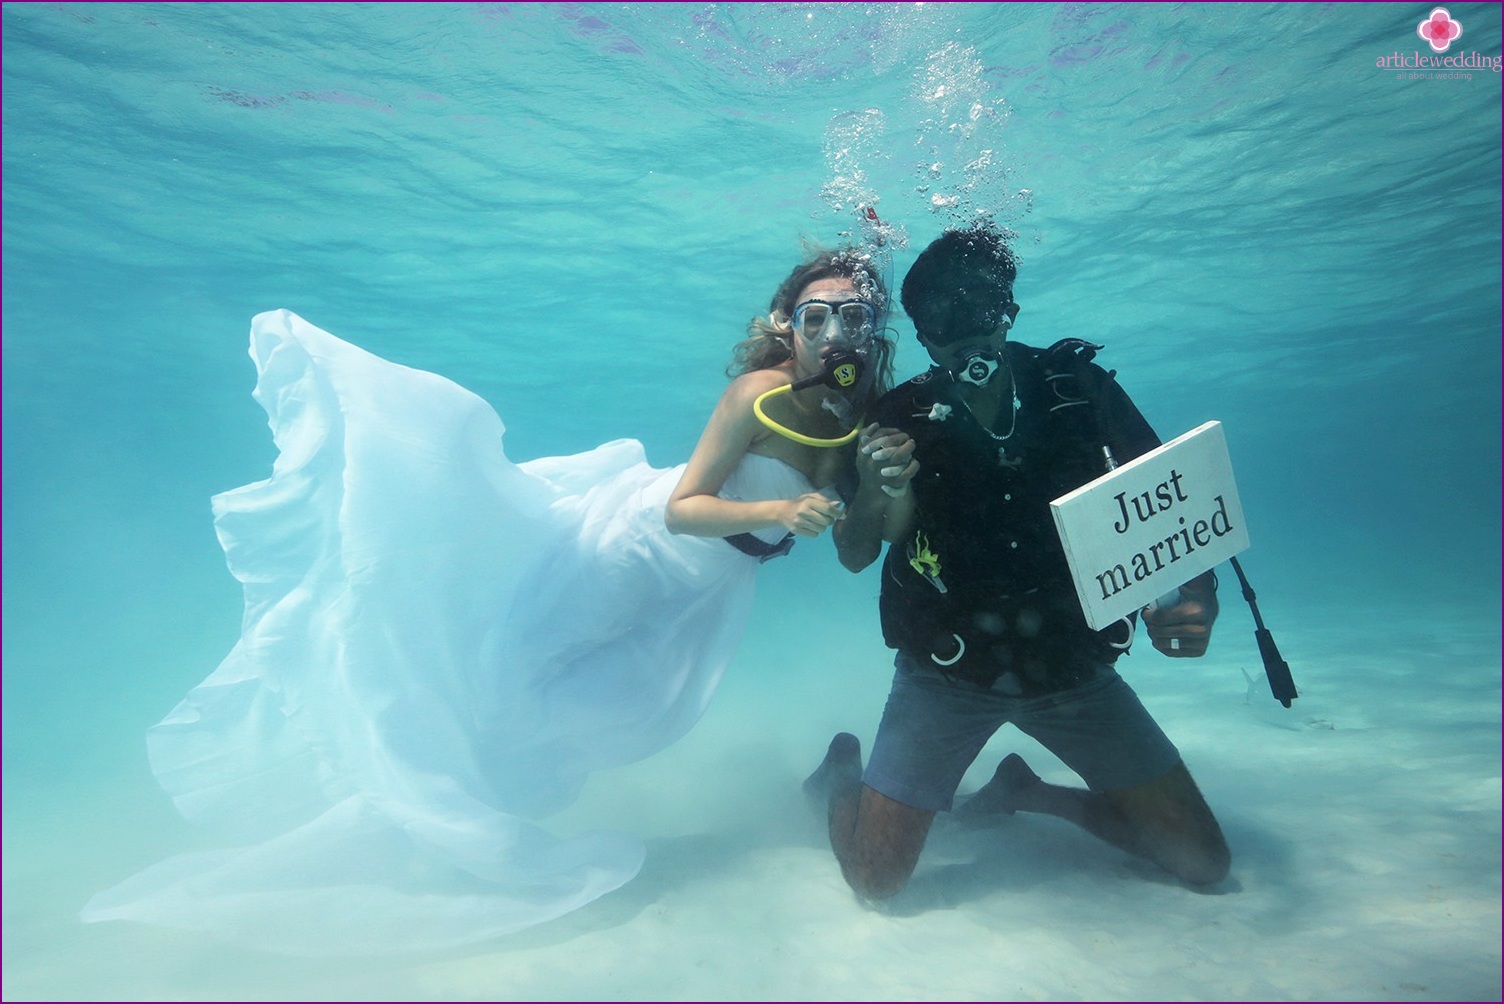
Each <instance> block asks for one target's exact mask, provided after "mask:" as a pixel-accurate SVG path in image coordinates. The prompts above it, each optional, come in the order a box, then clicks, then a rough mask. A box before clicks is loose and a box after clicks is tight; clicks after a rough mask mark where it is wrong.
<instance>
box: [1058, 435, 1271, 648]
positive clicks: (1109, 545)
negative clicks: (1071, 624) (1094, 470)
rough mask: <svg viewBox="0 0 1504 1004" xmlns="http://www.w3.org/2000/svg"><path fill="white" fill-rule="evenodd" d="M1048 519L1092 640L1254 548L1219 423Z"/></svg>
mask: <svg viewBox="0 0 1504 1004" xmlns="http://www.w3.org/2000/svg"><path fill="white" fill-rule="evenodd" d="M1050 513H1051V515H1053V516H1054V517H1055V529H1056V530H1057V531H1059V533H1060V542H1061V543H1062V544H1063V545H1064V546H1065V557H1066V560H1067V561H1069V562H1070V566H1071V577H1072V578H1073V579H1075V582H1076V595H1077V596H1079V597H1080V598H1081V611H1082V613H1084V614H1085V615H1086V623H1088V624H1090V625H1091V626H1092V628H1093V629H1096V630H1100V629H1101V628H1104V627H1106V626H1107V625H1109V624H1111V623H1112V622H1113V621H1116V620H1118V619H1119V618H1121V617H1123V616H1124V615H1125V614H1127V613H1128V612H1129V611H1132V610H1137V609H1138V608H1140V607H1144V606H1147V605H1148V604H1149V603H1150V602H1152V601H1153V600H1154V599H1155V597H1157V596H1160V595H1161V594H1163V593H1167V592H1169V591H1170V590H1172V589H1173V588H1174V587H1176V586H1178V585H1180V584H1181V583H1183V582H1186V581H1189V580H1190V579H1193V578H1195V577H1196V576H1198V575H1200V574H1201V573H1202V572H1204V571H1206V570H1207V569H1209V568H1211V567H1212V566H1214V565H1216V564H1219V563H1220V562H1223V561H1226V560H1227V559H1228V558H1231V557H1232V556H1233V555H1235V554H1237V553H1238V552H1239V551H1241V550H1243V549H1244V548H1246V547H1247V546H1248V531H1247V529H1246V527H1245V526H1244V523H1243V507H1242V505H1241V504H1240V503H1239V502H1238V488H1237V485H1236V484H1235V483H1234V482H1233V479H1232V462H1231V461H1230V460H1229V459H1228V457H1227V439H1226V437H1224V436H1223V435H1222V423H1221V422H1207V423H1206V424H1205V425H1202V426H1198V427H1197V428H1195V429H1192V430H1191V431H1190V432H1187V433H1186V434H1185V435H1183V436H1181V437H1179V438H1178V439H1173V440H1171V441H1170V442H1168V443H1166V444H1165V445H1163V446H1161V447H1160V448H1159V449H1157V450H1153V451H1151V452H1149V453H1146V454H1144V455H1143V456H1141V457H1137V458H1135V459H1133V460H1131V461H1129V462H1128V463H1126V464H1124V465H1123V466H1122V467H1119V468H1118V469H1117V470H1115V471H1112V472H1110V473H1108V474H1104V475H1103V476H1102V477H1100V478H1098V479H1097V480H1095V481H1093V482H1091V483H1090V484H1085V485H1082V486H1081V487H1080V488H1077V489H1076V490H1075V491H1073V492H1070V493H1068V494H1066V495H1062V496H1060V497H1059V498H1058V499H1056V500H1055V501H1053V502H1051V503H1050Z"/></svg>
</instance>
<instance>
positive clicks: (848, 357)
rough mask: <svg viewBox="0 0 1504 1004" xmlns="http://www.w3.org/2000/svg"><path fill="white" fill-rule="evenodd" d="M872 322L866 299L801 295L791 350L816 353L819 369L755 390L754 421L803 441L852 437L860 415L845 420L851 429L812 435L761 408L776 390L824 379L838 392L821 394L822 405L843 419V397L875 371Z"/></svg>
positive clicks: (860, 393) (846, 410)
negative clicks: (832, 435) (806, 297)
mask: <svg viewBox="0 0 1504 1004" xmlns="http://www.w3.org/2000/svg"><path fill="white" fill-rule="evenodd" d="M877 322H878V314H877V308H876V307H874V306H873V305H872V304H871V303H869V302H868V301H866V300H842V301H839V302H831V301H829V300H805V301H804V302H803V303H801V304H799V305H798V306H797V307H795V308H794V316H793V319H792V324H793V329H794V337H795V339H796V340H797V341H796V344H795V345H794V346H792V347H793V349H794V354H795V356H796V357H802V358H806V359H807V358H808V356H809V355H811V354H816V353H817V354H818V359H819V365H820V372H818V373H816V374H815V375H814V376H809V377H805V378H804V379H802V380H795V381H794V382H793V383H790V384H787V385H785V386H783V387H775V388H773V389H772V390H770V391H767V392H765V393H763V394H760V395H758V397H757V400H756V401H754V402H753V403H752V411H753V412H754V413H755V414H756V415H757V418H758V421H760V422H762V424H763V425H765V426H767V427H768V428H769V429H772V430H773V431H774V432H776V433H778V434H779V435H780V436H785V437H787V438H789V439H792V440H794V442H796V443H804V444H805V445H807V446H844V445H845V444H847V443H849V442H851V441H852V440H853V439H855V438H856V436H857V433H858V432H859V431H860V428H861V422H860V420H857V421H848V424H850V425H851V431H850V432H848V433H847V434H846V435H844V436H839V437H837V438H835V439H818V438H816V437H814V436H806V435H804V434H803V433H801V432H795V431H794V430H793V429H790V428H788V427H787V426H784V425H780V424H779V423H778V422H775V421H774V420H773V419H771V418H769V417H768V415H767V413H766V412H765V411H763V402H764V401H766V400H767V399H768V398H770V397H773V396H775V395H778V394H792V393H794V392H795V391H800V390H805V389H807V388H809V387H815V386H820V385H824V386H826V387H829V388H830V389H831V390H834V391H836V392H838V395H839V396H838V397H835V398H830V397H827V398H826V399H825V401H824V402H823V404H824V406H825V408H826V410H828V411H830V412H831V413H832V414H834V415H836V417H837V418H843V415H844V419H843V420H849V419H850V418H851V416H850V411H851V409H850V406H849V402H850V401H851V400H852V399H857V398H862V397H865V396H866V393H867V391H868V389H869V388H870V387H871V385H872V380H873V376H874V374H875V373H876V370H875V368H874V367H873V366H871V365H869V364H870V362H871V357H872V354H873V351H874V350H875V348H876V346H877V342H878V336H877Z"/></svg>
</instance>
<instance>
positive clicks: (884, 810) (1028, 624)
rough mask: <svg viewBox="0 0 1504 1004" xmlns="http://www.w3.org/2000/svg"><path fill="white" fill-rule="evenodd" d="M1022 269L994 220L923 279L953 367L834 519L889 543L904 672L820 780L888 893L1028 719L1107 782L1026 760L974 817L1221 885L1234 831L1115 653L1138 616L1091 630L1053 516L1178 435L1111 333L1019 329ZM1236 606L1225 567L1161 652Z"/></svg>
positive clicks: (891, 399)
mask: <svg viewBox="0 0 1504 1004" xmlns="http://www.w3.org/2000/svg"><path fill="white" fill-rule="evenodd" d="M1015 274H1016V266H1015V261H1014V257H1013V254H1012V252H1011V250H1010V249H1009V248H1008V246H1007V243H1006V242H1005V241H1004V239H1003V238H1002V236H1001V235H1000V234H999V233H997V232H996V231H994V230H991V229H989V228H986V227H977V228H973V229H970V230H965V231H950V232H947V233H945V234H944V235H942V236H941V237H940V238H939V239H937V240H936V241H935V242H934V243H932V244H931V245H930V246H929V247H928V248H926V249H925V251H924V252H923V253H922V254H920V256H919V258H918V260H917V261H916V262H915V263H914V266H913V268H911V269H910V271H909V273H908V276H907V277H906V278H905V280H904V283H903V291H902V299H903V306H904V309H905V310H906V311H907V312H908V314H909V316H910V317H911V318H912V319H913V321H914V327H915V329H916V331H917V333H918V336H919V341H920V343H921V344H922V345H923V346H924V347H925V349H926V350H927V351H928V352H929V354H930V358H931V360H932V361H933V362H934V366H932V367H931V368H930V370H929V371H928V372H926V373H923V374H921V375H920V376H918V377H915V378H914V379H912V380H910V381H908V382H907V383H905V384H903V385H902V386H899V387H897V388H895V389H894V390H893V391H891V392H890V393H888V394H887V395H886V396H885V397H884V398H883V399H882V400H881V401H879V402H878V403H877V405H876V407H875V408H874V411H873V416H872V417H873V419H874V421H875V422H876V423H877V424H874V425H873V426H870V427H868V428H867V429H866V430H864V435H863V437H862V440H861V450H860V453H859V455H858V465H857V466H858V471H857V477H858V486H857V488H856V490H855V492H854V494H853V496H852V497H851V499H850V500H849V505H848V509H847V516H846V518H845V519H844V520H842V521H841V522H839V523H837V524H836V527H835V530H834V534H835V541H836V546H837V550H838V553H839V554H840V557H841V561H842V564H844V565H845V566H846V567H847V568H848V569H850V570H852V571H860V570H861V569H863V568H865V567H867V566H868V565H869V564H871V562H872V561H874V560H875V559H876V558H877V557H878V554H879V551H880V550H881V546H882V543H883V541H887V542H889V548H888V552H887V558H886V560H885V562H884V566H883V576H882V592H881V600H880V606H881V614H882V624H883V635H884V639H885V640H886V642H887V643H888V645H889V647H891V648H895V649H897V650H898V655H897V659H896V664H897V671H896V673H895V675H894V679H893V685H892V690H891V692H890V694H889V697H888V703H887V707H886V709H885V710H884V712H883V717H882V722H881V724H880V725H879V726H878V731H877V736H876V739H875V741H874V743H873V747H872V753H871V757H870V759H869V761H868V763H867V767H866V770H865V771H863V769H862V763H861V749H860V745H859V743H858V741H857V739H856V737H855V736H852V735H850V734H849V733H841V734H839V735H837V736H836V737H835V738H834V739H833V740H832V741H831V743H830V747H829V750H828V752H827V754H826V757H825V760H824V762H823V763H822V764H821V765H820V767H819V768H818V769H817V770H816V771H815V773H814V774H812V775H811V776H810V778H809V780H808V781H806V782H805V789H806V791H807V792H809V793H810V794H811V795H812V797H816V798H824V799H826V800H827V804H828V812H829V824H830V841H831V846H832V848H833V849H834V851H835V855H836V859H837V860H838V861H839V862H840V865H841V871H842V874H843V875H844V876H845V877H846V880H847V882H848V883H849V884H850V885H851V887H852V888H853V889H854V890H855V891H856V892H857V893H858V894H859V895H860V896H862V897H864V898H868V899H882V898H885V897H888V896H891V895H893V894H894V893H897V892H898V891H899V890H900V889H902V888H903V887H904V885H905V884H906V883H907V882H908V879H909V876H910V875H911V874H912V873H913V870H914V867H915V865H916V863H917V862H918V859H919V854H920V851H921V850H922V848H923V847H924V842H925V838H926V836H927V835H928V833H929V829H930V825H931V823H932V822H933V820H934V818H935V814H936V813H937V812H942V811H947V810H949V809H951V807H952V804H953V799H954V796H955V792H956V788H957V786H958V785H959V784H960V782H961V779H962V776H963V775H964V774H965V772H966V770H967V768H968V767H969V766H970V765H971V763H972V761H973V760H975V758H976V757H977V755H978V754H979V753H980V752H981V750H982V748H983V746H984V745H985V744H986V743H987V741H988V740H989V739H990V738H991V737H992V735H993V733H994V732H996V731H997V730H998V729H999V728H1001V727H1002V726H1003V725H1004V724H1005V723H1009V722H1011V723H1013V724H1014V725H1016V726H1017V727H1018V728H1019V729H1020V730H1021V731H1023V732H1024V733H1026V734H1027V735H1029V736H1032V737H1033V738H1034V739H1036V740H1038V741H1039V742H1040V743H1042V744H1043V745H1044V746H1045V748H1046V749H1048V750H1049V751H1050V752H1051V753H1053V754H1055V755H1056V756H1057V757H1059V758H1060V759H1061V760H1062V761H1063V762H1064V763H1065V764H1066V765H1067V766H1068V767H1070V768H1071V769H1072V770H1073V771H1075V772H1076V773H1077V774H1078V775H1079V776H1080V777H1081V778H1082V779H1083V780H1084V781H1085V782H1086V788H1085V789H1081V788H1073V787H1062V786H1058V785H1054V784H1048V783H1046V782H1044V781H1042V780H1041V779H1040V778H1039V776H1038V775H1037V774H1035V773H1034V771H1033V770H1032V769H1030V767H1029V765H1028V764H1027V763H1025V762H1024V760H1023V759H1022V758H1021V757H1019V756H1018V755H1017V754H1010V755H1009V756H1007V757H1005V758H1004V759H1003V761H1002V762H1001V763H1000V764H999V765H998V767H997V770H996V772H995V774H994V776H993V778H992V779H991V781H989V782H988V784H987V785H986V786H984V787H983V788H982V789H981V791H979V792H978V793H977V794H976V795H975V796H974V797H973V798H972V799H970V800H969V801H968V802H966V803H965V804H964V805H963V806H962V807H961V808H960V810H958V811H959V812H962V813H968V814H971V815H986V814H997V813H1005V814H1011V813H1014V812H1020V811H1021V812H1040V813H1046V814H1048V815H1054V816H1058V817H1060V818H1062V819H1066V820H1069V821H1070V822H1073V823H1075V824H1076V825H1078V826H1081V827H1083V828H1084V829H1086V830H1087V831H1088V832H1090V833H1092V834H1094V835H1096V836H1097V837H1099V838H1101V839H1102V840H1104V841H1106V842H1108V843H1110V844H1113V845H1114V846H1117V847H1119V848H1121V849H1123V850H1125V851H1128V852H1129V853H1131V854H1135V855H1137V856H1140V857H1143V858H1146V859H1148V860H1150V861H1153V862H1155V863H1157V864H1159V865H1160V866H1162V867H1163V868H1164V869H1165V870H1167V871H1168V872H1170V873H1171V874H1172V875H1174V876H1176V877H1177V878H1179V879H1180V880H1182V881H1184V882H1186V883H1187V884H1189V885H1192V886H1198V887H1205V886H1209V885H1213V884H1215V883H1217V882H1220V881H1221V880H1222V879H1223V878H1224V877H1225V876H1226V875H1227V871H1228V865H1229V853H1228V849H1227V844H1226V842H1225V840H1224V839H1223V836H1222V831H1221V829H1220V827H1219V826H1218V824H1217V821H1216V819H1215V818H1214V817H1213V815H1212V812H1211V809H1210V808H1209V807H1208V806H1207V804H1206V801H1205V800H1204V799H1203V798H1202V796H1201V792H1200V791H1199V790H1198V789H1197V787H1196V784H1195V782H1194V781H1193V780H1192V779H1191V775H1190V772H1189V771H1187V770H1186V767H1185V764H1184V763H1182V762H1181V758H1180V754H1179V752H1178V751H1177V750H1176V748H1175V746H1174V744H1173V743H1171V742H1170V740H1169V739H1168V738H1167V737H1166V736H1165V734H1164V732H1163V731H1161V730H1160V728H1159V726H1158V725H1157V724H1156V723H1155V721H1154V719H1153V718H1152V717H1150V715H1149V713H1148V711H1146V710H1145V709H1144V707H1143V705H1142V704H1141V703H1140V702H1139V699H1138V697H1137V696H1136V695H1135V694H1134V692H1133V690H1132V689H1131V688H1130V687H1129V686H1128V684H1127V683H1125V682H1124V681H1123V680H1122V679H1121V678H1120V677H1119V676H1118V674H1117V672H1116V671H1115V670H1114V669H1113V663H1114V662H1115V660H1116V659H1117V657H1118V656H1119V655H1121V654H1122V653H1123V652H1124V651H1126V650H1127V648H1128V646H1129V645H1130V644H1131V643H1132V640H1133V634H1134V627H1135V625H1134V623H1133V620H1132V619H1131V618H1125V619H1124V620H1122V621H1120V622H1118V623H1117V624H1115V625H1113V626H1112V627H1109V628H1107V629H1105V630H1103V631H1093V630H1091V628H1089V627H1088V626H1087V624H1086V622H1085V619H1084V618H1083V617H1082V614H1081V610H1080V607H1079V604H1078V601H1077V599H1076V595H1075V591H1074V587H1073V586H1072V584H1071V579H1070V575H1069V570H1068V568H1067V566H1066V564H1065V557H1064V553H1063V551H1062V549H1061V546H1060V543H1059V540H1058V538H1057V536H1056V533H1055V529H1054V524H1053V520H1052V518H1051V516H1050V512H1049V501H1050V500H1051V499H1054V498H1057V497H1059V496H1060V495H1063V494H1065V493H1066V492H1067V491H1070V490H1072V489H1074V488H1076V487H1078V486H1080V485H1082V484H1085V483H1086V482H1088V481H1090V480H1092V479H1094V478H1095V477H1097V476H1098V475H1100V474H1102V473H1104V472H1105V470H1106V467H1105V466H1104V455H1106V456H1107V457H1109V458H1110V459H1113V460H1116V461H1118V462H1127V461H1128V460H1131V459H1133V458H1134V457H1136V456H1139V455H1140V454H1142V453H1145V452H1147V451H1148V450H1151V449H1153V448H1154V447H1156V446H1158V445H1159V439H1158V437H1157V436H1156V435H1155V433H1154V431H1153V430H1152V429H1151V428H1150V427H1149V425H1148V423H1147V422H1146V421H1145V420H1144V418H1143V416H1142V415H1140V414H1139V411H1138V409H1137V408H1136V407H1134V405H1133V403H1132V401H1130V400H1129V398H1128V396H1127V395H1126V394H1125V393H1124V392H1123V391H1122V389H1121V388H1120V387H1118V385H1117V384H1116V383H1115V382H1114V381H1113V380H1112V375H1111V374H1110V373H1108V372H1106V371H1104V370H1102V369H1101V368H1100V367H1097V366H1095V365H1092V364H1091V363H1090V358H1091V356H1092V355H1094V353H1095V350H1096V349H1097V348H1098V346H1092V345H1090V344H1089V343H1086V342H1082V341H1080V340H1076V339H1069V340H1066V341H1063V342H1060V343H1057V344H1056V345H1055V346H1053V347H1052V348H1051V349H1048V350H1040V349H1035V348H1031V347H1029V346H1026V345H1021V344H1018V343H1016V342H1010V341H1008V334H1009V332H1010V330H1011V328H1012V326H1013V323H1014V321H1015V320H1016V319H1017V317H1018V313H1019V307H1018V304H1017V303H1016V302H1015V301H1014V300H1013V281H1014V277H1015ZM1216 615H1217V597H1216V578H1215V576H1214V575H1212V573H1210V572H1208V573H1205V574H1204V575H1201V576H1198V577H1197V578H1195V579H1192V580H1191V581H1190V582H1188V583H1186V584H1185V585H1184V586H1182V587H1180V589H1179V590H1178V591H1176V592H1174V593H1172V594H1170V595H1168V596H1166V597H1161V599H1160V601H1158V602H1157V603H1156V604H1154V605H1153V606H1152V607H1150V608H1146V610H1145V611H1144V614H1143V617H1144V622H1145V624H1146V625H1147V628H1148V633H1149V638H1150V641H1151V642H1152V643H1153V645H1154V647H1155V648H1156V649H1158V650H1159V651H1160V652H1163V653H1164V654H1165V655H1168V656H1171V657H1173V658H1195V657H1197V656H1200V655H1203V654H1204V653H1205V652H1206V646H1207V642H1208V640H1209V639H1210V635H1211V626H1212V622H1213V621H1214V620H1215V618H1216Z"/></svg>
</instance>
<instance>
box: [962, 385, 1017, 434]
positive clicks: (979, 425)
mask: <svg viewBox="0 0 1504 1004" xmlns="http://www.w3.org/2000/svg"><path fill="white" fill-rule="evenodd" d="M1008 390H1009V391H1010V394H1011V396H1012V398H1013V407H1012V409H1010V414H1011V416H1012V418H1011V420H1010V421H1009V422H1008V431H1007V432H1005V433H1003V434H1002V435H1001V436H999V435H998V434H997V433H995V432H993V431H992V430H991V429H989V428H987V426H986V424H985V423H984V422H983V421H982V420H981V419H980V418H977V416H976V413H975V412H973V411H972V410H971V405H969V404H967V403H966V398H964V397H962V396H961V395H960V394H957V395H956V400H957V401H959V402H960V404H961V407H963V408H965V409H966V414H968V415H970V416H971V420H972V421H973V422H975V423H976V425H977V428H979V429H981V430H982V431H983V432H985V433H987V435H988V436H989V437H991V439H992V441H993V442H994V443H1006V442H1007V441H1008V440H1009V439H1011V438H1013V433H1014V431H1015V430H1016V429H1017V428H1018V409H1019V408H1021V407H1023V405H1022V404H1021V403H1020V402H1019V400H1018V381H1017V380H1015V379H1014V377H1013V369H1012V367H1009V369H1008Z"/></svg>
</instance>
